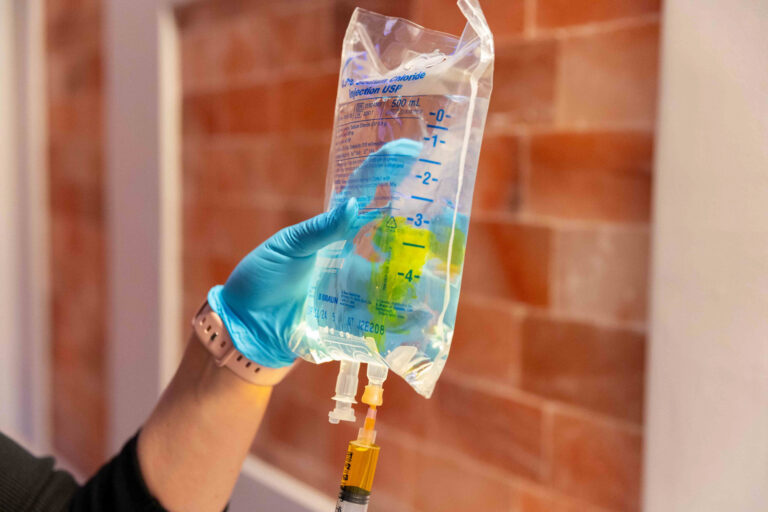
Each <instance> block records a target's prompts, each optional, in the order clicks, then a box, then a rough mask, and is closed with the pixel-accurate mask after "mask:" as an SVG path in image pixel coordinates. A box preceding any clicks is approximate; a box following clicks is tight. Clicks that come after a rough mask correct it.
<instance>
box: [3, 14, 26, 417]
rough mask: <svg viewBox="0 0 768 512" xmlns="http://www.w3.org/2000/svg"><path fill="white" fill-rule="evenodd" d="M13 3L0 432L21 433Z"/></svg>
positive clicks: (7, 74) (7, 45) (6, 66)
mask: <svg viewBox="0 0 768 512" xmlns="http://www.w3.org/2000/svg"><path fill="white" fill-rule="evenodd" d="M13 13H14V10H13V1H12V0H0V283H7V284H5V285H4V286H0V325H3V326H4V328H3V330H4V331H5V333H6V334H5V335H4V336H2V338H0V429H2V430H5V431H14V432H17V431H19V430H20V429H21V427H20V411H19V403H18V396H17V393H16V386H17V382H16V381H17V379H18V375H17V370H18V369H17V367H16V364H15V362H16V361H17V359H18V353H19V350H18V345H17V344H16V343H14V342H13V340H17V339H18V338H19V332H20V329H19V326H18V324H17V323H16V322H15V317H16V300H15V299H16V297H15V292H16V286H15V283H16V277H15V274H16V268H17V263H18V254H17V252H16V251H15V250H13V248H14V247H16V245H17V243H18V232H17V218H18V215H17V211H16V210H17V208H16V201H15V199H14V196H15V191H16V187H17V181H18V180H17V176H16V138H15V137H13V136H12V135H13V128H14V125H15V109H14V108H13V97H14V89H15V87H14V86H15V83H14V80H13V69H14V59H13V57H14V30H13Z"/></svg>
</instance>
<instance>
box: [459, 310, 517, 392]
mask: <svg viewBox="0 0 768 512" xmlns="http://www.w3.org/2000/svg"><path fill="white" fill-rule="evenodd" d="M522 320H523V319H522V313H521V312H520V311H519V310H516V309H512V308H510V307H509V306H508V305H506V304H503V303H499V302H497V301H484V300H477V299H475V298H474V297H472V296H464V297H462V298H461V299H460V301H459V310H458V313H457V316H456V330H455V332H454V335H453V341H452V343H451V353H450V358H449V360H448V363H447V365H446V373H447V374H454V373H456V374H459V375H465V376H469V377H473V378H478V379H484V380H488V381H491V382H493V383H495V384H499V385H507V386H510V387H512V386H516V385H517V384H518V380H519V377H520V335H521V332H520V327H521V324H522Z"/></svg>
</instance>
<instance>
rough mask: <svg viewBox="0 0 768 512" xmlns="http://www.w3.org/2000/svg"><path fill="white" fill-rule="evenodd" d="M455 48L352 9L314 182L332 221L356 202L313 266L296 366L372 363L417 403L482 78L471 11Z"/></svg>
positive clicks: (446, 341)
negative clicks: (406, 387)
mask: <svg viewBox="0 0 768 512" xmlns="http://www.w3.org/2000/svg"><path fill="white" fill-rule="evenodd" d="M458 4H459V8H460V9H461V11H462V12H463V13H464V16H465V17H466V18H467V21H468V23H467V25H466V27H465V29H464V32H463V34H462V36H461V37H460V38H456V37H454V36H451V35H448V34H444V33H442V32H436V31H432V30H427V29H425V28H423V27H420V26H418V25H416V24H414V23H412V22H410V21H408V20H404V19H401V18H392V17H387V16H382V15H379V14H375V13H372V12H369V11H365V10H363V9H359V8H358V9H356V10H355V12H354V13H353V14H352V18H351V20H350V22H349V27H348V28H347V32H346V35H345V37H344V46H343V50H342V56H341V73H340V77H339V86H338V93H337V98H336V113H335V122H334V132H333V141H332V145H331V151H330V158H329V166H328V177H327V183H326V206H327V208H328V209H331V208H333V207H335V206H337V205H338V204H341V203H344V202H345V201H347V200H348V199H349V198H352V197H354V198H356V199H357V202H358V206H359V215H358V217H357V219H356V221H355V223H354V225H353V226H352V227H351V229H350V231H349V233H348V236H347V238H346V239H345V240H342V241H340V242H336V243H334V244H331V245H329V246H327V247H326V248H324V249H323V250H321V251H320V252H319V253H318V256H317V260H316V264H315V268H314V273H313V276H312V279H311V285H310V289H309V292H308V296H307V300H306V302H305V306H304V311H303V317H302V325H301V328H300V329H299V330H298V331H297V333H298V335H297V336H295V337H294V339H293V340H292V341H291V344H292V347H291V348H292V349H294V351H295V352H296V353H298V354H299V355H300V356H301V357H303V358H304V359H307V360H309V361H311V362H315V363H322V362H326V361H330V360H352V361H359V362H366V363H375V364H383V365H386V366H388V367H389V368H390V369H391V370H392V371H394V372H395V373H397V374H398V375H400V376H401V377H403V378H404V379H405V380H406V381H407V382H408V383H409V384H410V385H411V386H412V387H413V388H414V389H415V390H416V391H417V392H419V393H420V394H422V395H424V396H425V397H429V396H430V395H431V394H432V391H433V389H434V387H435V383H436V382H437V379H438V378H439V376H440V373H441V372H442V369H443V367H444V365H445V361H446V358H447V357H448V351H449V349H450V345H451V338H452V336H453V331H454V324H455V320H456V308H457V306H458V298H459V288H460V285H461V275H462V268H463V263H464V252H465V248H466V243H467V234H468V228H469V216H470V211H471V207H472V191H473V188H474V184H475V175H476V170H477V162H478V156H479V152H480V143H481V139H482V135H483V128H484V126H485V117H486V113H487V110H488V100H489V96H490V93H491V81H492V75H493V57H494V50H493V39H492V36H491V33H490V30H489V29H488V25H487V23H486V21H485V18H484V16H483V13H482V11H481V10H480V7H479V5H478V3H477V0H459V2H458Z"/></svg>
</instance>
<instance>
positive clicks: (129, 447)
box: [67, 434, 166, 512]
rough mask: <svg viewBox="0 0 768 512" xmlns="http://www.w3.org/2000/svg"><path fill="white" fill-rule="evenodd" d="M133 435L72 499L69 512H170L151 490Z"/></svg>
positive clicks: (136, 436) (136, 437)
mask: <svg viewBox="0 0 768 512" xmlns="http://www.w3.org/2000/svg"><path fill="white" fill-rule="evenodd" d="M138 437H139V435H138V434H136V435H135V436H133V437H132V438H131V439H130V440H129V441H128V442H127V443H125V446H123V449H122V450H121V451H120V453H119V454H118V455H117V456H116V457H115V458H114V459H112V460H111V461H109V462H108V463H107V464H105V465H103V466H102V467H101V469H100V470H99V472H98V473H96V474H95V475H94V476H93V477H92V478H91V479H90V480H88V481H87V482H86V483H85V485H84V486H82V487H80V488H79V489H77V490H76V491H75V492H74V494H73V496H72V499H71V500H70V504H69V508H68V509H67V510H68V511H69V512H100V511H103V510H109V511H112V512H166V510H165V509H164V508H163V507H162V505H160V502H158V501H157V500H156V499H155V498H154V497H153V496H152V495H151V494H150V493H149V489H147V485H146V484H145V483H144V478H143V477H142V475H141V469H140V468H139V457H138V454H137V451H136V442H137V440H138Z"/></svg>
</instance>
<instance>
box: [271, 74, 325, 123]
mask: <svg viewBox="0 0 768 512" xmlns="http://www.w3.org/2000/svg"><path fill="white" fill-rule="evenodd" d="M338 84H339V76H338V74H337V73H333V74H328V73H326V74H322V75H318V76H307V77H302V78H299V79H294V80H288V81H286V82H283V83H282V84H281V86H280V120H281V123H280V128H281V129H283V130H287V131H297V132H317V131H324V132H327V131H329V130H331V129H332V128H333V117H334V110H335V105H336V90H337V87H338Z"/></svg>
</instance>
